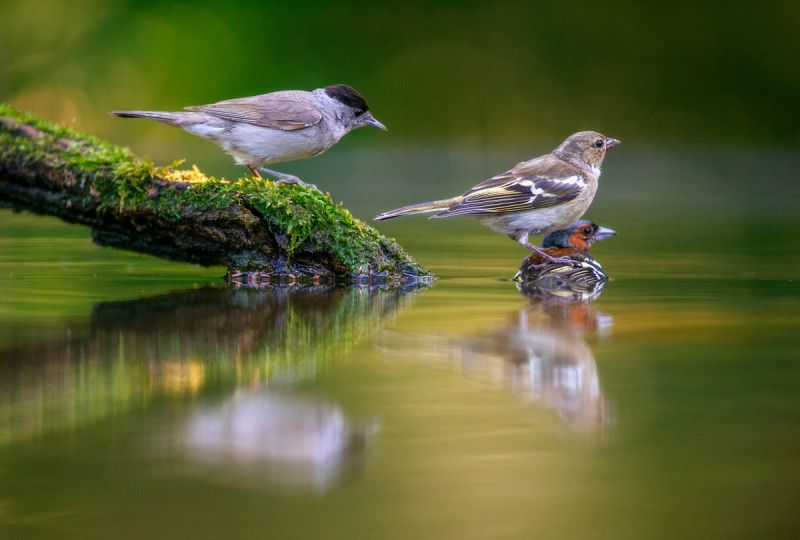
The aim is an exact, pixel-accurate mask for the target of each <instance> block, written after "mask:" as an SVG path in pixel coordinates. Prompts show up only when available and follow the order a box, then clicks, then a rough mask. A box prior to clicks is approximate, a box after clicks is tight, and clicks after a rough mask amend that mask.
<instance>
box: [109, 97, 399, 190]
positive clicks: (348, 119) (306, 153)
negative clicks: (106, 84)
mask: <svg viewBox="0 0 800 540" xmlns="http://www.w3.org/2000/svg"><path fill="white" fill-rule="evenodd" d="M185 109H186V110H187V112H184V111H176V112H165V111H112V112H110V113H109V114H111V115H114V116H120V117H123V118H151V119H153V120H157V121H158V122H161V123H162V124H166V125H168V126H175V127H179V128H182V129H184V130H185V131H188V132H189V133H191V134H193V135H197V136H199V137H203V138H204V139H208V140H210V141H213V142H215V143H217V144H218V145H220V146H221V147H222V148H223V150H225V151H226V152H228V153H229V154H231V155H232V156H233V158H234V159H235V160H236V163H238V164H240V165H246V166H247V168H248V169H250V171H251V172H252V173H253V174H254V175H255V176H261V175H260V174H259V172H263V173H266V174H269V175H271V176H274V177H276V178H279V181H278V183H280V182H290V183H295V184H303V185H306V186H309V185H310V184H305V183H304V182H301V181H300V179H299V178H297V177H296V176H292V175H290V174H285V173H280V172H276V171H272V170H270V169H265V168H264V165H269V164H270V163H279V162H282V161H291V160H294V159H302V158H310V157H314V156H317V155H319V154H321V153H322V152H324V151H325V150H327V149H328V148H330V147H331V146H333V145H334V144H336V143H337V142H339V139H341V138H342V137H344V136H345V135H346V134H347V133H349V132H350V131H352V130H354V129H356V128H359V127H362V126H373V127H376V128H378V129H382V130H384V131H386V126H384V125H383V124H381V123H380V122H378V121H377V120H376V119H375V118H374V117H373V116H372V112H370V110H369V106H368V105H367V102H366V100H365V99H364V98H363V97H362V96H361V94H359V93H358V92H357V91H356V90H355V89H354V88H351V87H350V86H347V85H346V84H336V85H333V86H327V87H325V88H317V89H316V90H313V91H311V92H306V91H304V90H284V91H280V92H271V93H269V94H262V95H260V96H252V97H243V98H237V99H229V100H227V101H220V102H218V103H212V104H210V105H198V106H195V107H185ZM311 187H313V186H311Z"/></svg>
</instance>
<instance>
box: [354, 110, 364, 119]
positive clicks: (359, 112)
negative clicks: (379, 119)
mask: <svg viewBox="0 0 800 540" xmlns="http://www.w3.org/2000/svg"><path fill="white" fill-rule="evenodd" d="M362 114H364V111H362V110H361V109H356V112H354V113H353V115H354V116H355V117H356V118H358V117H359V116H361V115H362Z"/></svg>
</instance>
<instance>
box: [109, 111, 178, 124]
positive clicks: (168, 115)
mask: <svg viewBox="0 0 800 540" xmlns="http://www.w3.org/2000/svg"><path fill="white" fill-rule="evenodd" d="M108 114H110V115H112V116H119V117H120V118H152V119H153V120H157V121H159V122H161V123H162V124H167V125H168V126H180V123H181V122H180V120H182V119H184V118H185V117H186V115H187V113H184V112H164V111H111V112H109V113H108Z"/></svg>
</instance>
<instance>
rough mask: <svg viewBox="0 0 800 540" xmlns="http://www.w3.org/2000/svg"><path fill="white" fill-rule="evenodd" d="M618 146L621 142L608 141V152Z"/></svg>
mask: <svg viewBox="0 0 800 540" xmlns="http://www.w3.org/2000/svg"><path fill="white" fill-rule="evenodd" d="M618 144H619V141H618V140H617V139H606V150H610V149H612V148H614V147H615V146H617V145H618ZM614 234H617V233H614Z"/></svg>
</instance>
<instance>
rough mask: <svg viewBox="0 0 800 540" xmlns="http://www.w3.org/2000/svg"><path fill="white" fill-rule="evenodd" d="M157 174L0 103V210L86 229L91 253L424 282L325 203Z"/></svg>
mask: <svg viewBox="0 0 800 540" xmlns="http://www.w3.org/2000/svg"><path fill="white" fill-rule="evenodd" d="M176 165H177V163H176V164H173V165H170V166H167V167H156V166H154V165H153V163H152V162H151V161H149V160H147V159H144V160H142V159H139V158H138V157H136V156H135V155H134V154H133V153H132V152H131V151H130V150H128V149H127V148H121V147H118V146H114V145H112V144H110V143H107V142H105V141H101V140H99V139H97V138H95V137H91V136H89V135H87V134H85V133H79V132H77V131H75V130H73V129H70V128H66V127H62V126H57V125H53V124H51V123H49V122H46V121H44V120H42V119H40V118H37V117H36V116H34V115H32V114H28V113H22V112H19V111H16V110H14V109H13V108H12V107H10V106H8V105H6V104H0V206H4V207H10V208H15V209H19V210H28V211H31V212H35V213H38V214H45V215H52V216H57V217H59V218H61V219H63V220H65V221H69V222H71V223H80V224H84V225H88V226H90V227H91V228H92V237H93V238H94V241H95V242H96V243H97V244H100V245H104V246H112V247H116V248H122V249H130V250H133V251H139V252H142V253H148V254H151V255H156V256H158V257H163V258H166V259H171V260H174V261H184V262H191V263H197V264H201V265H204V266H216V265H224V266H227V268H228V273H227V279H228V281H229V282H237V283H249V284H258V283H260V282H275V281H281V282H286V281H299V282H309V281H311V282H315V283H320V284H332V283H336V282H339V281H354V280H355V281H359V282H364V281H368V282H370V283H387V284H394V283H408V282H409V281H415V280H420V279H426V278H427V279H429V278H431V277H432V275H431V274H430V272H429V271H428V270H427V269H425V268H424V267H422V266H421V265H420V264H419V263H417V262H416V261H415V260H414V259H412V258H411V257H409V256H408V255H407V254H406V253H405V252H404V251H403V250H402V249H401V248H400V247H399V246H398V245H397V243H395V242H394V241H393V240H391V239H387V238H384V237H383V236H381V235H380V234H378V232H377V231H375V230H374V229H373V228H371V227H369V226H367V225H365V224H364V223H363V222H361V221H359V220H357V219H355V218H354V217H353V216H352V215H351V214H350V212H348V211H347V210H345V209H343V208H340V207H339V206H338V205H336V204H334V203H333V201H331V198H330V195H327V196H326V195H322V194H321V193H319V192H318V191H315V190H313V189H310V188H306V187H303V186H298V185H274V184H273V183H272V182H270V181H269V180H266V179H260V178H253V177H249V176H248V177H246V178H242V179H239V180H231V181H228V180H224V179H216V178H211V177H206V176H205V175H203V174H202V173H201V172H200V171H199V170H198V169H197V168H196V167H193V168H192V169H190V170H178V169H176V168H175V167H176Z"/></svg>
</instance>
